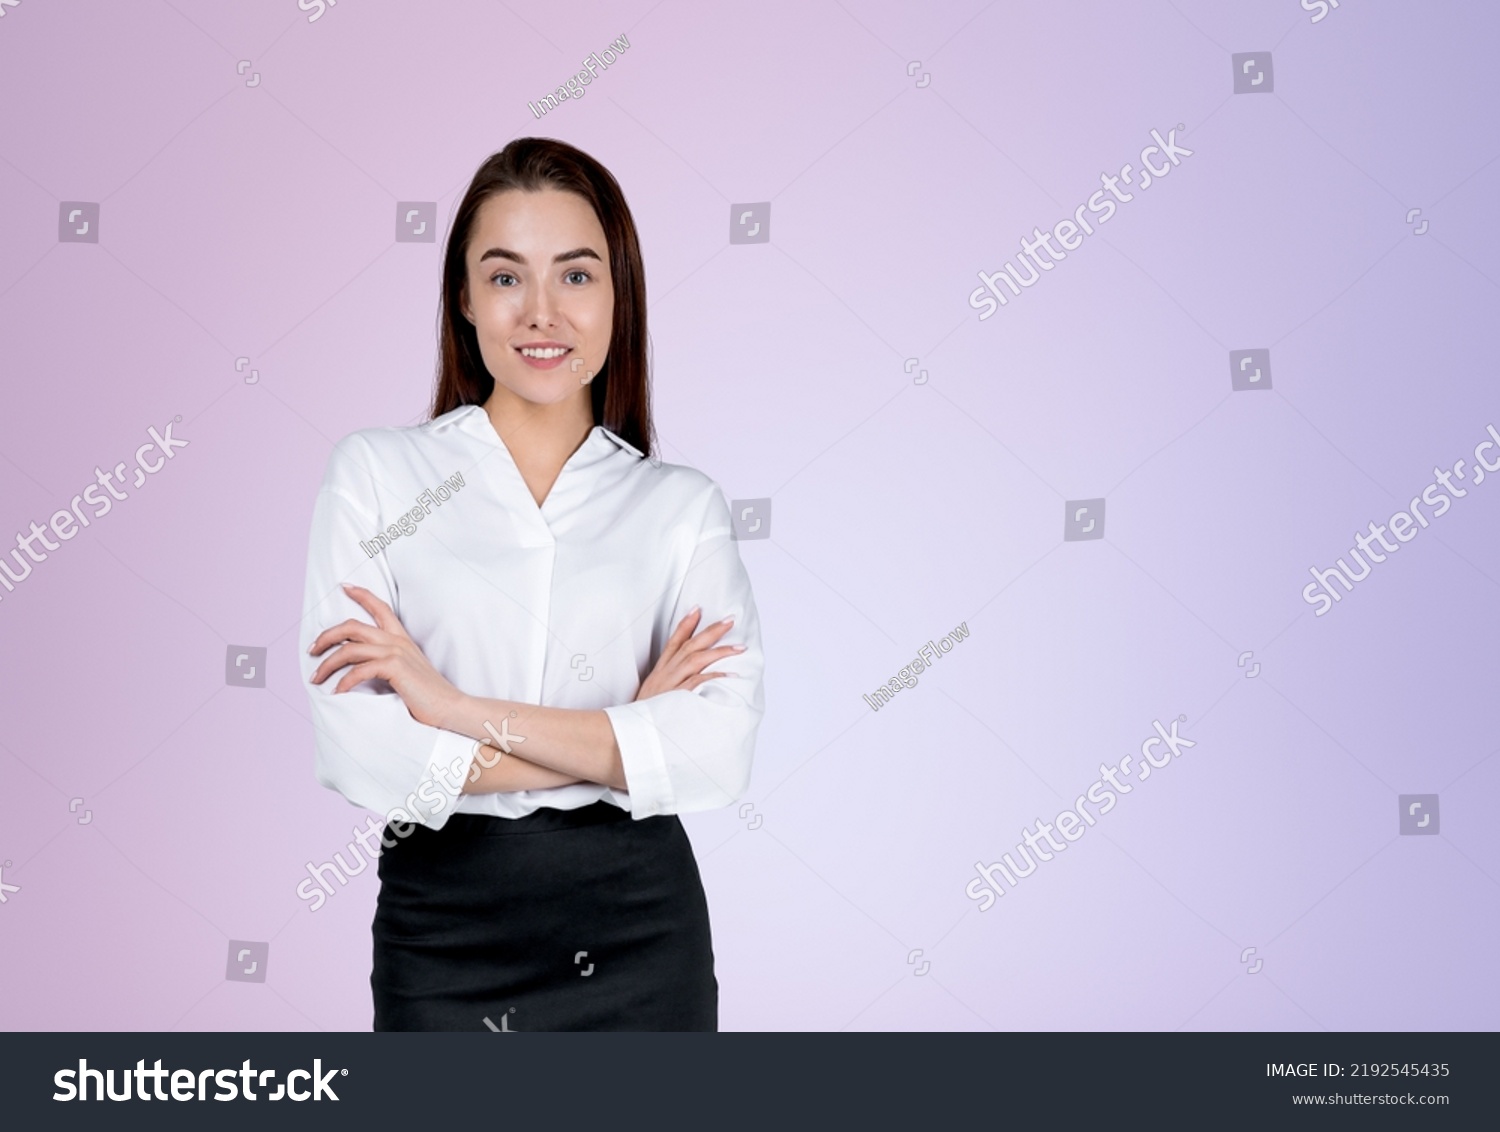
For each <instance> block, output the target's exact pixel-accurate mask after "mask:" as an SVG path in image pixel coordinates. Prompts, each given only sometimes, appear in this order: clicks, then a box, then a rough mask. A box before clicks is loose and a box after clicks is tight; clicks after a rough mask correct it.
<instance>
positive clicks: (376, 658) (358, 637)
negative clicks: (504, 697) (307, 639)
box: [308, 584, 464, 727]
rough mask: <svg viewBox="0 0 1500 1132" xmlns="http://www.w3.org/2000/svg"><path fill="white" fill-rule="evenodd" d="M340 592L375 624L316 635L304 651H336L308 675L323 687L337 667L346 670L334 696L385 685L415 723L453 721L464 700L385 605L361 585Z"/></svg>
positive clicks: (437, 724) (354, 623)
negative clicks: (365, 686) (379, 682)
mask: <svg viewBox="0 0 1500 1132" xmlns="http://www.w3.org/2000/svg"><path fill="white" fill-rule="evenodd" d="M344 592H345V593H346V594H348V595H349V597H350V598H352V599H353V600H354V601H357V602H358V603H359V604H360V605H361V606H363V607H364V609H365V610H366V611H367V612H368V613H369V614H370V616H371V617H373V618H374V619H375V624H374V625H367V624H366V623H365V622H363V621H356V620H354V619H352V618H351V619H350V620H348V621H345V622H344V623H343V624H341V625H335V626H334V627H333V628H331V629H325V630H324V631H323V632H322V633H320V634H319V635H318V639H317V640H315V641H314V642H313V643H312V648H310V649H309V650H308V652H310V653H311V654H312V655H313V656H318V655H320V654H322V653H324V652H327V650H328V649H330V648H332V647H333V646H334V645H339V646H340V647H339V648H336V649H334V651H333V652H331V653H329V654H328V656H327V657H325V658H324V660H323V663H322V664H320V665H318V670H317V671H316V672H314V673H313V675H312V682H313V683H314V684H321V683H322V682H323V681H324V680H326V679H328V677H329V676H331V675H332V674H333V673H335V672H337V671H338V670H339V669H340V668H345V667H348V668H349V671H348V672H346V673H344V676H343V679H341V680H340V681H339V682H338V684H337V686H336V687H335V688H334V689H333V690H334V693H335V694H337V693H339V692H347V691H348V690H349V689H350V688H353V687H354V686H355V685H356V684H361V683H363V682H364V681H366V680H377V679H379V680H384V681H385V682H386V683H388V684H390V686H391V687H392V688H394V689H396V694H397V695H399V696H400V697H401V700H402V702H403V703H405V704H406V710H407V711H408V712H410V713H411V717H412V718H413V719H415V720H416V721H417V722H418V723H425V724H427V725H429V726H431V727H442V726H444V723H445V721H448V720H451V719H453V718H454V717H455V716H456V715H457V714H458V713H457V711H456V709H457V707H458V705H459V703H460V702H461V701H462V700H463V698H464V695H463V693H462V692H460V691H459V690H458V689H457V688H455V687H454V686H453V685H452V684H450V683H449V682H448V680H447V679H446V678H445V677H444V676H443V674H442V673H441V672H439V671H438V670H437V669H436V668H434V667H433V666H432V662H431V661H429V660H428V659H427V657H426V655H425V654H424V653H423V652H422V650H421V648H420V647H419V646H418V645H417V642H416V641H414V640H412V639H411V635H410V634H409V633H407V631H406V628H405V627H404V626H403V625H402V624H401V621H400V619H399V618H398V617H397V616H396V613H395V611H394V610H393V609H391V607H390V606H389V605H387V604H386V603H385V602H383V601H381V600H380V598H378V597H376V596H375V595H374V594H373V593H371V592H370V591H369V590H367V589H364V588H363V587H361V586H351V585H347V584H346V585H345V586H344Z"/></svg>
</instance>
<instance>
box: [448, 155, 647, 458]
mask: <svg viewBox="0 0 1500 1132" xmlns="http://www.w3.org/2000/svg"><path fill="white" fill-rule="evenodd" d="M546 188H552V189H561V190H563V191H565V192H570V193H577V194H578V195H579V196H581V197H582V198H583V199H584V200H586V201H588V202H589V204H590V205H591V206H592V207H593V209H594V215H596V216H597V217H598V218H599V226H600V227H601V228H603V229H604V237H605V239H606V240H607V241H608V243H609V273H610V277H611V280H612V282H613V284H614V291H615V309H614V322H613V326H612V329H611V332H610V338H609V356H608V357H607V359H606V360H605V363H604V368H603V369H601V370H600V371H599V374H598V375H597V376H596V377H595V378H594V380H593V381H592V382H590V384H589V390H590V396H591V398H592V402H593V408H594V421H595V422H596V423H597V424H602V425H603V426H604V427H605V428H607V429H609V430H610V431H611V432H613V433H614V434H615V435H616V436H618V437H620V438H621V439H622V440H624V441H626V442H627V443H629V444H632V445H634V446H635V447H636V448H639V449H640V450H641V452H642V453H643V454H644V455H646V456H648V457H649V456H650V455H651V453H652V442H653V438H654V430H653V428H652V424H651V390H650V377H649V373H648V361H647V357H646V345H647V339H646V268H645V265H644V264H643V263H642V262H641V246H640V241H639V240H638V239H637V237H636V231H635V220H634V219H633V218H632V217H631V215H630V206H629V205H627V204H626V203H625V194H624V193H623V192H621V191H620V185H619V182H617V181H616V180H615V179H614V176H613V175H612V174H611V173H610V172H609V170H608V169H606V168H604V166H603V165H600V164H599V162H597V161H595V160H594V159H593V158H592V157H590V156H589V155H588V154H586V153H584V152H583V151H582V150H580V149H575V148H574V147H573V146H571V145H568V144H567V143H566V142H560V141H557V140H555V139H553V138H516V139H515V140H514V141H512V142H511V143H510V144H509V145H507V146H506V147H505V148H504V149H502V150H501V151H500V152H499V153H496V154H492V155H491V156H490V157H489V158H488V159H486V161H485V162H484V164H483V165H481V166H480V167H479V170H478V172H476V173H475V174H474V179H473V180H472V181H470V182H469V188H468V191H467V192H465V193H464V196H463V199H462V200H461V201H460V202H459V205H458V211H457V213H456V214H455V215H454V218H453V226H452V228H451V229H450V230H449V232H448V248H447V251H446V252H445V254H444V256H443V288H442V295H441V297H440V299H439V305H438V340H439V357H438V369H437V390H436V392H435V393H434V395H433V401H432V416H433V417H434V418H436V417H440V416H442V415H443V414H444V413H449V412H452V411H453V410H454V409H456V408H458V407H459V406H460V405H482V404H484V402H485V401H487V400H489V397H490V394H491V393H492V392H494V389H495V379H494V378H493V377H492V376H491V375H490V372H489V370H487V369H486V368H485V365H484V358H483V356H482V355H481V354H480V352H479V339H478V334H477V331H476V330H475V328H474V325H473V324H472V323H470V322H469V320H468V319H466V318H465V317H464V316H463V309H462V307H461V306H460V299H461V297H462V288H463V285H464V280H465V279H466V278H467V275H468V265H467V263H466V256H467V254H468V250H469V241H470V239H471V236H472V232H473V228H474V218H475V217H476V216H477V215H478V214H479V209H480V207H481V206H482V205H483V204H484V202H485V201H486V200H488V199H489V198H490V197H492V196H494V195H495V194H497V193H502V192H506V191H507V190H510V189H520V190H522V191H523V192H537V191H539V190H541V189H546Z"/></svg>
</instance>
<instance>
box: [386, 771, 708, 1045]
mask: <svg viewBox="0 0 1500 1132" xmlns="http://www.w3.org/2000/svg"><path fill="white" fill-rule="evenodd" d="M393 839H394V840H395V841H396V844H395V845H394V846H393V847H391V848H388V849H385V850H384V851H383V852H382V853H381V856H380V860H379V875H380V894H379V897H378V899H377V902H376V909H375V921H374V923H373V925H372V927H371V932H372V935H373V936H374V945H375V947H374V966H373V968H372V970H371V973H370V987H371V989H372V991H373V992H374V1000H375V1029H376V1030H377V1031H380V1030H480V1031H486V1030H497V1031H528V1030H531V1031H536V1030H717V1029H718V1016H719V984H718V980H717V979H716V978H715V977H714V957H713V945H712V940H711V937H710V933H709V923H708V901H707V899H706V897H705V896H704V892H703V883H702V880H701V878H700V876H699V873H698V863H697V861H696V860H695V859H694V857H693V847H692V843H691V842H690V841H689V840H688V836H687V831H686V830H684V829H683V828H682V822H681V821H679V820H678V818H677V817H676V816H675V815H658V816H655V817H649V818H643V819H641V820H640V821H636V820H634V819H633V818H632V817H631V816H630V814H629V813H627V812H626V811H625V810H622V809H621V808H620V807H618V806H615V805H611V804H610V803H608V802H602V801H601V802H595V803H593V804H591V805H588V806H583V807H581V808H579V809H575V810H558V809H552V808H549V807H544V808H543V809H540V810H537V811H535V812H533V813H531V814H528V815H526V816H525V817H522V818H500V817H491V816H489V815H484V814H454V815H452V816H451V817H449V819H448V821H447V822H446V823H445V824H444V825H443V827H442V829H439V830H433V829H431V828H429V827H427V826H423V825H416V826H413V827H412V829H411V830H410V833H409V834H408V836H406V837H404V838H399V839H397V838H394V837H393Z"/></svg>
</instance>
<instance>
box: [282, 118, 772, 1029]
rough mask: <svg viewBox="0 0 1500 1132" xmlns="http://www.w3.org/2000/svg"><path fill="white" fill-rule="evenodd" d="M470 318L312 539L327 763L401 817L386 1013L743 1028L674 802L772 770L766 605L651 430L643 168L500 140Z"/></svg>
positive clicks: (454, 268) (380, 989)
mask: <svg viewBox="0 0 1500 1132" xmlns="http://www.w3.org/2000/svg"><path fill="white" fill-rule="evenodd" d="M440 326H441V331H440V333H441V360H440V363H439V374H438V382H437V393H436V398H435V401H434V404H433V407H432V414H431V419H430V420H428V421H426V422H424V423H423V424H420V425H417V426H415V427H410V428H376V429H364V430H362V431H360V432H356V433H354V434H352V435H351V436H348V437H346V438H345V439H344V440H343V441H341V442H340V443H339V444H338V445H337V447H336V448H335V449H334V452H333V455H332V458H331V459H330V461H329V464H328V471H327V474H326V476H325V478H324V481H323V486H322V490H321V491H320V493H319V495H318V498H317V503H316V506H315V513H314V517H313V525H312V537H311V545H310V550H309V555H308V572H307V590H306V600H305V617H304V622H303V632H302V642H301V643H302V648H303V650H304V660H303V674H304V678H305V679H307V680H308V681H309V694H310V698H311V702H312V709H313V723H314V725H315V728H316V732H317V754H318V779H319V781H320V782H322V783H323V785H325V786H328V787H331V788H332V789H335V790H337V791H339V792H340V793H341V794H343V795H344V797H346V798H347V799H348V800H349V801H350V802H352V803H354V804H355V805H357V806H363V807H365V808H368V809H371V810H374V811H376V812H377V813H379V814H381V815H382V816H384V817H385V818H386V820H387V825H386V828H385V830H384V831H383V832H382V833H381V834H380V839H381V844H382V845H383V846H384V851H383V852H382V853H381V855H380V862H379V875H380V895H379V899H378V904H377V909H376V913H375V922H374V925H373V935H374V967H373V970H372V973H371V976H370V983H371V987H372V989H373V991H374V1003H375V1029H377V1030H485V1029H491V1030H507V1031H510V1030H515V1031H524V1030H583V1029H593V1030H714V1029H717V1028H718V982H717V980H716V979H715V977H714V970H713V950H712V945H711V939H710V931H709V921H708V907H707V902H706V900H705V897H704V893H703V887H702V884H701V881H700V879H699V874H698V867H697V863H696V861H695V860H694V857H693V851H692V846H691V844H690V843H689V841H688V838H687V835H686V833H685V832H684V830H683V828H682V823H681V822H680V821H679V820H678V818H677V816H676V815H678V814H681V813H687V812H689V811H694V810H704V809H709V808H712V807H717V806H725V805H729V804H730V803H732V802H734V801H735V800H736V799H738V798H739V797H740V796H741V795H742V794H743V793H744V791H745V789H746V788H747V786H748V784H749V777H750V763H751V758H752V755H753V752H754V747H755V735H756V731H757V729H758V727H759V724H760V718H761V714H762V711H763V709H764V698H763V693H762V686H761V671H762V654H761V642H760V625H759V619H758V616H757V614H756V609H755V603H754V598H753V596H752V594H751V589H750V580H749V578H748V576H747V575H746V572H745V569H744V566H743V565H742V564H741V561H740V556H739V551H738V548H737V545H736V543H735V542H734V541H733V539H732V536H731V523H730V514H729V507H728V505H727V504H726V502H725V499H724V495H723V493H722V491H720V489H719V488H718V486H717V485H716V484H715V483H714V482H713V480H711V479H709V478H708V477H707V476H706V475H704V474H703V473H701V472H699V471H696V470H694V469H692V468H688V467H684V466H680V465H673V464H666V463H662V462H660V460H659V459H656V458H653V457H652V450H653V442H652V427H651V411H650V401H649V389H648V384H647V366H646V285H645V271H644V268H643V266H642V263H641V253H640V247H639V244H638V242H637V239H636V231H635V224H634V221H633V220H632V218H631V215H630V210H629V208H628V207H627V206H626V203H625V198H624V195H623V194H622V193H621V191H620V187H619V185H618V184H617V183H616V181H615V179H614V177H613V176H611V175H610V173H609V172H608V171H607V170H606V169H604V168H603V166H601V165H600V164H599V163H598V162H596V161H594V160H593V159H592V158H590V157H589V156H588V155H586V154H584V153H582V152H580V151H579V150H577V149H574V148H573V147H571V146H568V145H565V144H564V143H562V142H558V141H553V140H549V139H542V138H521V139H518V140H516V141H513V142H511V144H509V145H508V146H506V147H505V149H504V150H502V151H501V152H500V153H497V154H495V155H494V156H492V157H491V158H489V159H488V160H487V161H486V162H485V163H484V164H483V165H482V166H481V167H480V169H479V171H478V173H476V174H475V176H474V179H473V181H472V183H471V184H470V186H469V188H468V191H467V192H466V193H465V195H464V198H463V200H462V202H461V203H460V205H459V208H458V212H457V215H456V217H455V219H454V223H453V230H452V232H451V234H450V236H449V239H448V246H447V253H446V257H445V260H444V264H443V289H442V300H441V307H440ZM710 666H712V671H710V670H709V669H710ZM371 828H372V827H371V826H369V825H368V824H367V838H368V835H369V832H370V829H371ZM355 832H356V836H358V834H359V831H358V829H356V830H355ZM351 851H352V846H351Z"/></svg>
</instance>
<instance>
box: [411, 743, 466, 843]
mask: <svg viewBox="0 0 1500 1132" xmlns="http://www.w3.org/2000/svg"><path fill="white" fill-rule="evenodd" d="M478 747H479V744H478V742H476V741H475V740H473V739H470V738H469V737H468V736H467V735H460V734H459V733H458V732H457V731H439V732H438V737H437V742H436V743H434V744H433V745H432V751H431V753H430V754H429V755H428V756H427V766H426V767H425V768H424V769H423V771H422V778H421V781H420V782H419V783H418V784H417V795H416V797H417V798H419V799H421V801H423V802H426V803H428V804H429V807H430V808H428V809H426V810H425V811H424V812H418V811H416V810H413V811H412V817H413V818H414V819H415V820H416V821H419V822H421V823H422V824H423V825H425V826H428V827H429V828H431V829H442V828H443V826H444V825H446V824H447V821H448V818H449V817H450V816H451V815H452V814H453V813H454V812H455V811H456V809H457V807H458V800H459V798H460V797H461V796H462V795H463V787H464V780H465V779H467V778H468V777H469V770H470V769H471V768H472V767H473V765H474V759H475V758H476V756H477V755H478ZM429 783H431V785H428V784H429Z"/></svg>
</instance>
